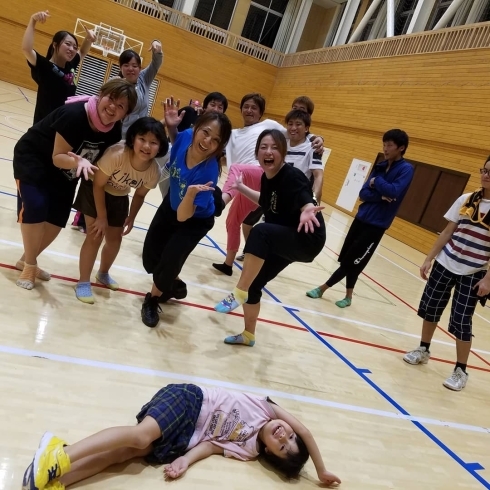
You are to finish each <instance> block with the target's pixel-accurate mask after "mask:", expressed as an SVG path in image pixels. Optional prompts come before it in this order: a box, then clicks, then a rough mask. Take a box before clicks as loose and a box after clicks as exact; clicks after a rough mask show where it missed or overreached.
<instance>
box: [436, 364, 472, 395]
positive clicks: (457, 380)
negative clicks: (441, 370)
mask: <svg viewBox="0 0 490 490" xmlns="http://www.w3.org/2000/svg"><path fill="white" fill-rule="evenodd" d="M468 376H469V375H468V374H467V373H465V372H464V371H463V370H462V369H461V368H460V367H459V368H457V369H455V370H454V371H453V374H451V376H449V378H447V379H446V381H444V383H442V384H443V385H444V386H445V387H446V388H448V389H450V390H453V391H461V390H462V389H463V388H464V387H465V386H466V383H467V381H468Z"/></svg>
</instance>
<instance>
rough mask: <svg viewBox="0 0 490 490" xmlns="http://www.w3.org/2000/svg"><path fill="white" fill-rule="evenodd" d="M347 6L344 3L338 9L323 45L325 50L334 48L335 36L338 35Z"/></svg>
mask: <svg viewBox="0 0 490 490" xmlns="http://www.w3.org/2000/svg"><path fill="white" fill-rule="evenodd" d="M359 5H360V4H359ZM346 6H347V2H344V3H342V4H341V5H339V6H338V7H337V11H336V12H335V17H334V19H333V21H332V24H331V26H330V29H329V30H328V34H327V37H326V39H325V44H324V45H323V47H324V48H328V47H329V46H333V42H334V40H335V36H336V35H337V31H338V30H339V26H340V21H341V20H342V16H343V15H344V10H345V7H346Z"/></svg>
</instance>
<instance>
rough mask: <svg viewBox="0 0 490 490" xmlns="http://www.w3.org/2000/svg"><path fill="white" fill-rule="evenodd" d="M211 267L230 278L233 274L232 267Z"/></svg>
mask: <svg viewBox="0 0 490 490" xmlns="http://www.w3.org/2000/svg"><path fill="white" fill-rule="evenodd" d="M213 267H214V268H215V269H216V270H218V271H220V272H222V273H223V274H226V275H227V276H231V275H232V274H233V267H232V266H231V265H228V264H225V263H223V264H213Z"/></svg>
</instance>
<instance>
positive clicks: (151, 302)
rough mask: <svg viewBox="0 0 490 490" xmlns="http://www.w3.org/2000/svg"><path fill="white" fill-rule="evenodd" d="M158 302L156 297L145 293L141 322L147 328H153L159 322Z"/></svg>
mask: <svg viewBox="0 0 490 490" xmlns="http://www.w3.org/2000/svg"><path fill="white" fill-rule="evenodd" d="M158 300H159V297H158V296H152V295H151V293H146V296H145V301H144V302H143V305H142V306H141V320H142V321H143V323H144V324H145V325H146V326H147V327H150V328H154V327H156V326H157V325H158V322H159V321H160V317H159V316H158V313H159V312H161V311H162V309H161V308H160V306H159V305H158Z"/></svg>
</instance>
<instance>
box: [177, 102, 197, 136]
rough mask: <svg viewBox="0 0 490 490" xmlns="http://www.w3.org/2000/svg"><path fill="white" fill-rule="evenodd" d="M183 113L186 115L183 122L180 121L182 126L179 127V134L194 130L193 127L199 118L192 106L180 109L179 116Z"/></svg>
mask: <svg viewBox="0 0 490 490" xmlns="http://www.w3.org/2000/svg"><path fill="white" fill-rule="evenodd" d="M182 111H185V114H184V117H183V119H182V121H180V124H179V125H178V126H177V130H178V131H179V133H181V132H182V131H185V130H186V129H189V128H192V126H194V124H195V123H196V119H197V118H198V117H199V115H198V113H197V111H196V109H194V108H193V107H191V106H187V107H182V109H179V114H180V113H181V112H182Z"/></svg>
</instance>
